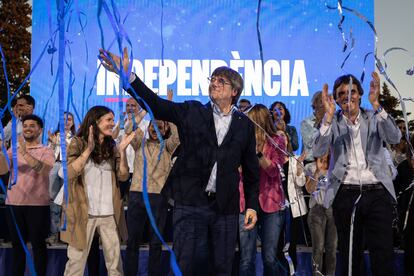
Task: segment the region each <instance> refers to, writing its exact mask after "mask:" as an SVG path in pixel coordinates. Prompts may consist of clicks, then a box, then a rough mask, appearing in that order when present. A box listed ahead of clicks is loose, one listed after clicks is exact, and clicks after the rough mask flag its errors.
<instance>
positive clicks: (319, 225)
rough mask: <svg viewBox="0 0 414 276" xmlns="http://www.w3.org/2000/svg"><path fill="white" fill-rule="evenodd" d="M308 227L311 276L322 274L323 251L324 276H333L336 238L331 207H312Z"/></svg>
mask: <svg viewBox="0 0 414 276" xmlns="http://www.w3.org/2000/svg"><path fill="white" fill-rule="evenodd" d="M308 225H309V230H310V233H311V236H312V258H313V264H314V267H313V275H321V274H319V273H317V271H319V272H322V266H323V253H324V251H325V268H326V269H325V270H326V273H325V274H324V275H335V267H336V246H337V242H338V236H337V233H336V226H335V219H334V217H333V212H332V207H330V208H329V209H325V208H324V207H323V206H322V205H318V204H317V205H315V206H313V207H312V208H311V209H310V211H309V214H308Z"/></svg>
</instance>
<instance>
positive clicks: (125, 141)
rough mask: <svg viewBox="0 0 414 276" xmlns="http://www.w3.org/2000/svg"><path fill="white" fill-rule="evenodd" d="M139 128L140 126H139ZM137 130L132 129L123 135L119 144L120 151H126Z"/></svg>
mask: <svg viewBox="0 0 414 276" xmlns="http://www.w3.org/2000/svg"><path fill="white" fill-rule="evenodd" d="M138 129H139V128H138ZM135 135H136V131H132V132H131V133H129V134H126V135H122V140H121V142H120V143H119V145H118V149H119V151H124V150H125V149H126V148H127V147H128V145H129V144H130V143H131V141H132V140H133V139H134V138H135Z"/></svg>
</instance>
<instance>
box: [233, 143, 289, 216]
mask: <svg viewBox="0 0 414 276" xmlns="http://www.w3.org/2000/svg"><path fill="white" fill-rule="evenodd" d="M273 140H274V141H275V142H276V144H277V145H279V147H280V148H282V149H284V150H286V145H285V140H284V138H283V137H280V136H274V137H273ZM262 153H263V157H262V158H266V159H268V160H270V162H271V164H270V165H269V166H268V167H267V168H266V169H263V168H262V167H260V188H259V203H260V207H261V208H262V210H263V211H264V212H266V213H273V212H277V211H279V210H280V209H281V205H282V204H283V202H284V200H285V198H284V195H283V190H282V180H281V177H280V170H279V166H283V162H284V160H285V155H284V153H283V152H282V151H281V150H279V149H276V147H275V146H274V145H272V143H271V142H270V141H268V140H267V139H266V142H265V144H264V147H263V152H262ZM239 191H240V212H243V211H244V209H245V199H244V191H243V179H242V177H240V183H239Z"/></svg>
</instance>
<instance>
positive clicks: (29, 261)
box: [0, 166, 37, 276]
mask: <svg viewBox="0 0 414 276" xmlns="http://www.w3.org/2000/svg"><path fill="white" fill-rule="evenodd" d="M14 167H17V166H14ZM0 187H1V189H2V190H3V192H4V194H5V195H6V199H7V189H6V186H5V185H4V183H3V180H1V179H0ZM8 208H9V210H10V213H11V216H12V220H13V223H14V226H15V227H16V232H17V235H18V236H19V240H20V243H21V245H22V247H23V250H24V253H25V254H26V256H27V258H26V260H27V265H28V266H29V271H30V274H31V275H33V276H36V275H37V274H36V270H35V267H34V263H33V259H32V255H31V254H30V252H29V249H27V246H26V243H25V242H24V240H23V237H22V233H21V231H20V228H19V226H18V225H17V221H16V216H15V215H14V211H13V207H12V206H11V205H9V206H8ZM15 265H18V264H15ZM20 265H21V264H20Z"/></svg>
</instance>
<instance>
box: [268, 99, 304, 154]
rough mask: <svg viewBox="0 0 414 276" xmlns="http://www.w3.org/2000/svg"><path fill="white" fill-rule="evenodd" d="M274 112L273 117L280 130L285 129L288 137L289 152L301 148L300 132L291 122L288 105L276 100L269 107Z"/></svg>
mask: <svg viewBox="0 0 414 276" xmlns="http://www.w3.org/2000/svg"><path fill="white" fill-rule="evenodd" d="M269 110H270V112H271V113H272V119H273V122H274V124H275V127H276V129H277V130H278V131H283V132H284V133H285V134H286V135H287V138H288V145H287V149H288V151H289V152H293V151H296V150H297V149H298V148H299V142H298V132H297V130H296V128H295V127H294V126H292V125H289V124H290V119H291V117H290V112H289V109H287V108H286V105H285V104H284V103H282V102H274V103H272V105H271V106H270V107H269Z"/></svg>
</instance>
